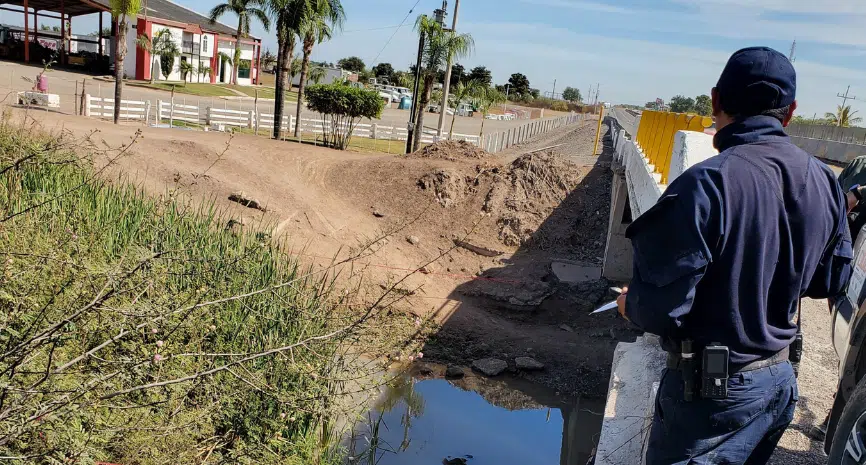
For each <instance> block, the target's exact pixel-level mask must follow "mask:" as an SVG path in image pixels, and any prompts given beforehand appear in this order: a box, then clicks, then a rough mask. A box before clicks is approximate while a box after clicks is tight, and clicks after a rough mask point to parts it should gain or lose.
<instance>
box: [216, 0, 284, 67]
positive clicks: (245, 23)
mask: <svg viewBox="0 0 866 465" xmlns="http://www.w3.org/2000/svg"><path fill="white" fill-rule="evenodd" d="M264 6H265V2H264V0H228V1H227V2H226V3H220V4H219V5H217V6H215V7H213V9H211V10H210V22H211V24H214V23H216V22H217V20H218V19H219V18H220V17H221V16H223V15H224V14H226V13H228V12H232V13H234V14H235V15H236V16H237V17H238V30H237V40H235V56H234V62H235V63H238V62H240V59H241V38H243V37H246V36H248V35H250V19H251V18H256V19H258V20H259V22H260V23H262V26H263V27H264V28H265V30H266V31H267V30H269V29H270V28H271V20H270V18H268V14H267V13H265V10H264ZM232 83H233V84H237V83H238V68H237V67H235V66H232Z"/></svg>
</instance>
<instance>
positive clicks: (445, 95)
mask: <svg viewBox="0 0 866 465" xmlns="http://www.w3.org/2000/svg"><path fill="white" fill-rule="evenodd" d="M447 7H448V2H446V1H444V0H443V1H442V9H443V10H444V9H445V8H447ZM459 8H460V0H455V2H454V20H453V21H452V23H451V31H452V32H454V33H457V11H458V9H459ZM453 65H454V64H453V63H451V57H450V56H449V57H448V66H447V67H446V68H445V83H444V84H443V85H442V104H441V105H439V108H440V111H439V130H438V131H437V132H436V134H437V135H438V136H439V137H442V129H443V128H444V127H445V114H446V113H447V112H448V92H449V91H450V90H451V68H452V66H453ZM458 106H459V105H458ZM451 117H452V118H456V117H457V109H456V108H455V109H454V114H453V115H452V116H451ZM448 137H449V138H451V135H450V134H449V135H448Z"/></svg>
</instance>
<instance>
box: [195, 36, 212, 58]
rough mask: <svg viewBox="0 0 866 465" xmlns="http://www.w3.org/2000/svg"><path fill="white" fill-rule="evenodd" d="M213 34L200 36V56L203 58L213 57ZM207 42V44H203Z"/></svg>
mask: <svg viewBox="0 0 866 465" xmlns="http://www.w3.org/2000/svg"><path fill="white" fill-rule="evenodd" d="M213 39H214V37H213V34H202V35H201V37H200V40H199V46H200V47H201V50H200V52H201V56H203V57H208V58H210V57H212V56H213ZM205 42H207V43H205Z"/></svg>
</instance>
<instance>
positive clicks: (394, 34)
mask: <svg viewBox="0 0 866 465" xmlns="http://www.w3.org/2000/svg"><path fill="white" fill-rule="evenodd" d="M419 3H421V0H416V2H415V4H414V5H412V8H410V9H409V12H408V13H406V17H405V18H403V21H400V25H399V26H397V29H395V30H394V33H393V34H391V37H389V38H388V41H387V42H385V45H384V46H383V47H382V50H379V54H378V55H376V58H373V61H371V62H370V64H371V65H374V64H376V62H377V61H378V60H379V57H380V56H382V52H384V51H385V49H386V48H388V44H390V43H391V41H392V40H394V36H396V35H397V33H398V32H400V28H402V27H403V25H404V24H406V20H407V19H409V16H410V15H411V14H412V12H413V11H415V7H417V6H418V4H419Z"/></svg>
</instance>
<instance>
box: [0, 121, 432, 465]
mask: <svg viewBox="0 0 866 465" xmlns="http://www.w3.org/2000/svg"><path fill="white" fill-rule="evenodd" d="M63 137H68V136H63ZM63 137H52V136H48V135H45V134H42V133H40V132H39V131H38V130H36V129H35V128H32V127H25V125H23V124H12V123H10V122H9V121H8V120H4V121H3V122H0V215H2V216H0V225H2V228H3V232H4V234H2V235H0V255H2V261H0V283H2V284H0V300H2V301H3V307H4V308H5V309H6V311H5V314H4V318H3V321H2V322H0V343H2V345H3V347H4V349H3V352H2V353H0V411H2V412H3V413H2V415H0V445H2V448H3V450H4V455H5V456H10V457H21V459H19V460H18V461H17V463H68V462H69V457H75V458H76V459H75V460H76V461H77V462H79V463H93V462H94V461H110V462H117V463H124V464H142V465H150V464H163V463H200V462H202V463H240V464H253V463H256V464H277V463H280V464H296V465H301V464H310V463H318V464H331V463H333V464H336V463H342V457H341V455H342V451H341V449H340V447H339V446H338V442H337V441H336V435H337V432H336V431H333V430H332V429H331V427H330V425H331V420H332V419H333V418H335V417H337V416H339V415H340V414H341V413H346V412H342V411H341V409H340V408H339V407H338V404H339V403H338V402H337V401H336V398H337V396H338V395H339V394H341V393H343V392H346V391H348V390H349V389H351V390H357V389H358V387H359V385H358V384H352V385H351V386H348V383H347V380H350V379H358V378H359V377H361V379H369V378H366V376H367V374H368V373H367V372H366V371H360V370H361V368H357V367H358V366H359V365H361V364H360V363H357V362H356V360H358V358H357V357H358V355H359V354H360V353H365V354H369V355H371V356H374V357H375V356H379V355H382V354H384V353H394V351H395V348H396V347H397V340H398V339H402V341H400V342H401V343H402V342H405V338H404V336H403V335H406V334H409V333H411V332H414V331H416V330H415V328H414V327H412V324H411V322H410V321H409V319H408V318H407V317H394V316H391V317H387V318H386V316H385V312H388V308H389V307H390V305H388V303H387V302H388V301H390V300H393V299H390V298H389V297H387V293H386V296H385V297H384V298H379V299H376V298H375V297H374V301H373V302H369V301H364V300H362V299H361V298H360V296H359V295H358V294H356V293H354V292H352V291H351V289H349V290H346V291H341V292H334V289H335V285H336V281H335V278H334V276H335V272H336V271H337V269H338V268H337V267H336V265H338V264H339V263H344V262H345V261H344V262H337V263H335V264H332V265H331V266H327V267H305V266H302V265H301V264H299V263H298V262H297V261H296V260H295V259H294V258H293V257H291V256H289V255H287V253H286V252H285V251H284V250H283V249H282V248H281V247H280V246H279V245H278V242H277V241H276V239H272V238H270V237H269V235H268V233H267V232H266V231H268V228H266V227H265V226H267V225H264V224H250V225H246V226H242V225H241V224H238V223H234V224H232V223H230V225H229V227H228V228H227V227H226V226H225V224H226V223H225V219H221V215H220V212H219V211H218V210H217V209H216V208H215V207H214V206H213V205H212V204H209V203H207V202H205V203H204V204H203V205H200V206H194V204H190V203H187V202H183V201H180V200H178V199H179V198H181V197H180V196H179V194H180V193H179V192H178V191H169V192H168V193H167V195H164V196H162V197H160V198H150V197H148V196H146V195H145V194H143V193H142V192H140V191H139V190H137V189H136V188H135V187H133V186H132V185H130V184H124V183H123V182H112V183H109V182H106V181H102V180H101V179H100V177H99V175H100V174H101V173H100V172H99V171H96V172H95V171H94V170H93V168H92V166H93V161H94V160H98V161H99V164H100V165H101V164H102V163H103V162H104V161H105V160H116V159H117V158H119V157H121V156H125V155H127V150H128V146H127V147H125V148H120V149H117V150H110V149H105V148H104V146H102V145H101V144H99V145H97V144H96V143H94V142H90V141H89V140H84V141H82V140H69V139H64V138H63ZM132 144H133V145H134V144H135V140H133V141H132ZM73 148H75V149H77V150H80V149H81V148H86V149H88V150H90V153H89V154H87V155H88V156H81V155H80V154H78V153H75V152H73V151H72V150H73ZM205 174H206V173H200V174H198V175H193V178H195V179H198V178H199V177H201V176H203V175H205ZM361 249H362V250H366V248H364V247H361ZM358 253H361V252H358ZM345 279H349V280H350V279H351V277H350V276H347V277H346V278H345ZM401 346H402V345H401ZM352 351H355V352H352ZM361 387H366V386H364V385H363V384H362V385H361ZM349 415H350V416H351V414H349Z"/></svg>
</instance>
